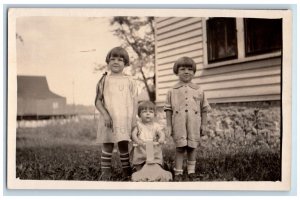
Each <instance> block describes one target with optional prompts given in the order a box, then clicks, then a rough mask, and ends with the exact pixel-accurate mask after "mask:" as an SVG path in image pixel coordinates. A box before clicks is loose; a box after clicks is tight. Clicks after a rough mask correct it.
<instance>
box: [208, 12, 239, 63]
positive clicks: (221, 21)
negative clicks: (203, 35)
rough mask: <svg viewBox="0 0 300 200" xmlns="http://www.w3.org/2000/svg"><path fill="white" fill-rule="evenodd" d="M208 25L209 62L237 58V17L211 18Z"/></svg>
mask: <svg viewBox="0 0 300 200" xmlns="http://www.w3.org/2000/svg"><path fill="white" fill-rule="evenodd" d="M206 26H207V54H208V63H214V62H219V61H224V60H229V59H235V58H237V56H238V52H237V35H236V20H235V18H220V17H214V18H209V19H208V20H207V21H206Z"/></svg>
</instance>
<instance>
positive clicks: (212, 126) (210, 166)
mask: <svg viewBox="0 0 300 200" xmlns="http://www.w3.org/2000/svg"><path fill="white" fill-rule="evenodd" d="M291 27H292V26H291V12H290V11H289V10H226V9H223V10H214V9H211V10H204V9H66V8H61V9H59V8H55V9H46V8H31V9H30V8H28V9H25V8H11V9H9V12H8V78H7V80H8V84H7V85H8V108H7V109H8V125H7V127H8V132H7V139H8V141H7V147H8V148H7V149H8V150H7V151H8V155H7V157H8V165H7V170H8V174H7V180H8V188H9V189H112V190H120V189H129V190H152V189H155V190H273V191H274V190H275V191H288V190H290V187H291V186H290V184H291V183H290V181H291V177H290V176H291V174H290V166H291V68H292V66H291V44H292V41H291V31H292V30H291V29H292V28H291Z"/></svg>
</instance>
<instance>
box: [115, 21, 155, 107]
mask: <svg viewBox="0 0 300 200" xmlns="http://www.w3.org/2000/svg"><path fill="white" fill-rule="evenodd" d="M110 23H111V25H112V26H113V27H114V29H113V34H114V35H116V36H117V37H119V38H120V39H121V40H123V41H124V44H123V47H124V48H127V49H128V48H129V49H130V50H132V51H133V52H134V53H135V55H134V57H133V60H132V61H131V66H132V74H133V75H136V76H137V77H138V79H139V80H141V81H142V82H143V83H144V84H145V88H146V90H147V93H148V95H149V98H150V100H151V101H153V102H154V101H155V89H154V88H155V87H154V85H155V75H154V60H155V53H154V51H155V45H154V17H113V18H112V19H111V21H110ZM139 75H140V76H139ZM151 86H152V87H151Z"/></svg>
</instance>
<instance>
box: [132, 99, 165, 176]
mask: <svg viewBox="0 0 300 200" xmlns="http://www.w3.org/2000/svg"><path fill="white" fill-rule="evenodd" d="M155 114H156V108H155V105H154V104H153V103H152V102H151V101H144V102H142V103H140V104H139V106H138V116H139V118H140V121H138V122H137V126H136V127H135V128H134V129H133V131H132V140H133V143H136V144H137V145H136V146H135V147H134V149H133V155H132V164H133V168H134V169H135V170H136V171H139V170H140V169H141V168H142V167H143V166H144V164H145V163H146V160H147V156H146V155H147V153H146V145H145V142H146V141H153V142H154V145H153V151H154V163H157V164H159V165H162V163H163V158H162V149H161V144H163V143H164V141H165V135H164V133H163V132H162V130H161V128H160V126H159V124H158V123H156V122H154V119H155Z"/></svg>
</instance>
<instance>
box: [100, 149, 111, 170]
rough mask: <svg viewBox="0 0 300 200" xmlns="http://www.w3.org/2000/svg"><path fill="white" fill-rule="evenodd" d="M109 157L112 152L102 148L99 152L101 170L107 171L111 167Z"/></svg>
mask: <svg viewBox="0 0 300 200" xmlns="http://www.w3.org/2000/svg"><path fill="white" fill-rule="evenodd" d="M111 157H112V153H108V152H105V151H103V150H102V153H101V169H102V171H107V170H108V169H111Z"/></svg>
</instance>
